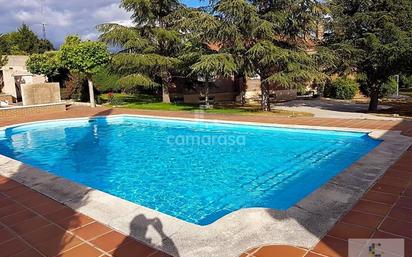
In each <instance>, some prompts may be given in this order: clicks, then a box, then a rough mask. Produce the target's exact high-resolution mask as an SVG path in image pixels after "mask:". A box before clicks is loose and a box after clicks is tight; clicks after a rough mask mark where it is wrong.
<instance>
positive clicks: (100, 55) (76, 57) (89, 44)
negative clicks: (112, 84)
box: [59, 36, 110, 107]
mask: <svg viewBox="0 0 412 257" xmlns="http://www.w3.org/2000/svg"><path fill="white" fill-rule="evenodd" d="M59 58H60V60H61V63H62V66H63V67H65V68H67V69H68V70H69V71H71V72H78V73H81V74H83V75H85V76H86V78H87V82H88V86H89V96H90V106H91V107H96V104H95V99H94V88H93V82H92V76H93V74H95V73H96V72H97V71H98V70H99V68H101V67H102V66H104V65H106V64H107V63H108V61H109V58H110V55H109V52H108V51H107V46H106V44H105V43H103V42H94V41H81V40H80V38H79V37H78V36H68V37H67V38H66V40H65V42H64V44H63V45H62V46H61V48H60V51H59Z"/></svg>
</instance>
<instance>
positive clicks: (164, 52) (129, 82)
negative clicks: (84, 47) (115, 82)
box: [98, 0, 182, 102]
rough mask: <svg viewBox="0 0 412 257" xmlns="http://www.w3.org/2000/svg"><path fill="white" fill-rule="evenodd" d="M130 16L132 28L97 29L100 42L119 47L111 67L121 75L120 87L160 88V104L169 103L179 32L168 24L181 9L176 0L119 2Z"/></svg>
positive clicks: (106, 25) (178, 45) (117, 25)
mask: <svg viewBox="0 0 412 257" xmlns="http://www.w3.org/2000/svg"><path fill="white" fill-rule="evenodd" d="M121 7H123V8H124V9H125V10H127V11H128V12H131V13H132V16H131V18H132V20H133V22H134V26H133V27H126V26H122V25H120V24H102V25H99V26H98V29H99V30H100V32H102V34H101V36H100V40H102V41H104V42H106V43H109V44H111V45H113V46H117V47H120V48H121V51H119V52H118V53H117V54H115V55H114V56H113V59H112V64H111V66H112V68H113V69H114V70H116V71H117V72H118V73H119V74H121V75H122V78H121V79H120V81H119V84H120V85H121V86H122V87H123V88H126V89H127V88H130V87H136V86H143V87H153V86H161V87H162V89H163V90H162V91H163V101H164V102H170V97H169V89H170V87H171V84H172V72H173V69H174V68H175V67H176V66H177V65H178V64H179V59H178V58H177V56H178V53H179V48H180V44H181V42H180V36H181V35H180V33H179V31H177V30H175V29H174V28H173V26H172V24H171V23H170V22H169V21H168V16H170V15H172V14H173V13H174V12H175V11H177V10H178V9H179V8H181V7H182V6H181V5H180V4H179V2H178V1H176V0H160V1H144V0H122V1H121Z"/></svg>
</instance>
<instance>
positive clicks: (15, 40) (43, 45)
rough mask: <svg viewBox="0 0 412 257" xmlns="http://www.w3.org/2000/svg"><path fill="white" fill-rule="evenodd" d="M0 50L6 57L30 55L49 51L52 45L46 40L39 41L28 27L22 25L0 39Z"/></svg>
mask: <svg viewBox="0 0 412 257" xmlns="http://www.w3.org/2000/svg"><path fill="white" fill-rule="evenodd" d="M0 49H2V51H3V53H4V54H8V55H30V54H34V53H44V52H46V51H51V50H53V45H52V43H51V42H50V41H49V40H47V39H39V38H38V36H37V35H36V34H35V33H34V32H33V31H32V30H31V29H30V27H29V26H28V25H26V24H24V23H23V24H22V26H21V27H20V28H18V29H17V31H14V32H10V33H6V34H4V35H3V36H2V37H0Z"/></svg>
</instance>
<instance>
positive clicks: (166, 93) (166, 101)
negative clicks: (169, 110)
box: [162, 85, 170, 103]
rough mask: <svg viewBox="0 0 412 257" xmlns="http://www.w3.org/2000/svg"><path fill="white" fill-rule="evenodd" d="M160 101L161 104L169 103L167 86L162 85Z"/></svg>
mask: <svg viewBox="0 0 412 257" xmlns="http://www.w3.org/2000/svg"><path fill="white" fill-rule="evenodd" d="M162 92H163V93H162V101H163V103H170V94H169V86H168V85H163V86H162Z"/></svg>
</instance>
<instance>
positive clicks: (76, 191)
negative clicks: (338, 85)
mask: <svg viewBox="0 0 412 257" xmlns="http://www.w3.org/2000/svg"><path fill="white" fill-rule="evenodd" d="M119 116H123V117H125V116H126V117H127V116H130V117H146V118H147V117H149V118H155V119H156V118H157V119H162V118H163V119H172V120H186V121H187V120H190V121H202V122H216V123H230V124H243V125H255V126H256V125H258V126H269V127H279V128H298V129H312V130H314V129H315V130H316V129H320V130H329V131H331V130H335V131H350V132H361V133H368V135H370V136H371V137H372V138H375V139H383V142H382V143H381V144H380V145H379V146H377V147H376V148H375V149H374V150H372V151H370V152H369V153H368V154H367V155H365V156H364V157H363V158H362V159H361V160H359V161H358V162H355V163H353V164H352V165H351V166H350V167H349V168H348V169H346V170H344V171H342V172H341V173H339V175H337V176H335V177H334V178H333V179H331V180H330V181H329V182H327V183H326V184H324V185H323V186H321V187H320V188H318V189H317V190H315V191H314V192H312V193H311V194H310V195H308V196H306V197H305V198H303V199H302V200H301V201H299V202H298V203H297V204H296V205H295V206H293V207H291V208H289V209H288V210H287V211H276V210H272V209H268V208H246V209H240V210H237V211H234V212H232V213H230V214H228V215H226V216H224V217H222V218H220V219H219V220H217V221H215V222H214V223H212V224H210V225H206V226H200V225H196V224H192V223H188V222H186V221H183V220H180V219H178V218H175V217H172V216H169V215H167V214H164V213H161V212H158V211H155V210H152V209H149V208H146V207H143V206H140V205H138V204H135V203H132V202H129V201H126V200H123V199H121V198H118V197H115V196H112V195H110V194H107V193H104V192H102V191H99V190H96V189H91V188H89V187H86V186H83V185H80V184H78V183H76V182H72V181H69V180H67V179H64V178H62V177H58V176H55V175H53V174H51V173H48V172H44V171H42V170H40V169H36V168H33V167H30V166H28V165H26V164H24V163H22V162H19V161H17V160H14V159H11V158H8V157H6V156H3V155H0V167H2V169H0V174H1V175H3V176H5V177H9V178H12V179H14V180H16V181H18V182H20V183H22V184H24V185H26V186H29V187H30V188H32V189H34V190H36V191H38V192H40V193H42V194H45V195H47V196H49V197H51V198H53V199H55V200H57V201H58V202H61V203H63V204H65V205H67V206H69V207H71V208H73V209H76V210H77V211H79V212H81V213H83V214H86V215H88V216H90V217H92V218H94V219H95V220H97V221H99V222H102V223H103V224H105V225H108V226H110V227H112V228H114V229H117V230H119V231H121V232H123V233H125V234H130V235H131V236H134V237H135V238H137V239H138V240H140V241H143V242H146V243H149V242H148V241H149V240H148V238H149V237H148V236H150V239H151V240H150V245H152V246H154V247H156V248H158V249H160V250H163V251H166V252H168V253H170V254H172V255H173V254H176V253H175V252H174V251H175V248H176V249H177V250H179V251H180V252H181V254H183V255H179V256H230V255H232V254H233V256H234V254H240V253H241V252H243V251H245V250H246V249H247V248H246V249H245V248H244V247H245V245H248V246H249V247H252V246H254V245H263V244H268V243H271V244H273V243H275V244H276V243H278V244H282V243H283V244H289V245H298V246H303V247H311V246H313V245H314V244H316V243H317V241H318V240H319V239H320V238H321V237H322V236H323V235H324V234H326V232H327V230H328V229H330V228H331V227H332V226H333V225H334V224H335V223H336V221H337V220H338V219H339V218H340V217H341V216H342V215H343V214H345V212H346V211H348V210H349V209H350V208H351V207H352V206H353V204H355V203H356V202H357V201H358V200H359V199H360V197H361V196H362V195H363V194H364V192H366V190H367V189H368V188H369V187H370V186H372V184H373V183H374V182H375V181H376V180H377V179H378V178H379V177H380V176H381V175H382V174H383V173H384V172H385V171H386V170H387V168H388V167H389V166H390V165H391V164H392V163H394V162H395V161H396V160H397V159H398V158H399V157H400V156H401V155H402V154H403V152H404V151H406V150H407V148H408V147H409V146H410V144H411V143H412V138H410V137H406V136H403V135H400V133H399V132H396V131H386V130H374V129H353V128H340V127H324V126H307V125H289V124H277V123H258V122H236V121H222V120H210V119H206V120H201V119H190V118H179V117H177V118H176V117H165V116H163V117H162V116H153V115H133V114H120V115H110V116H93V117H81V118H68V119H52V120H46V121H36V122H26V123H21V124H14V125H10V126H5V127H2V128H0V130H4V129H7V128H10V127H17V126H22V125H27V124H33V123H42V122H50V121H64V120H73V119H75V120H79V119H83V120H84V119H93V118H98V117H105V118H107V117H119ZM370 159H372V160H373V162H371V160H370ZM376 162H378V164H376ZM16 168H17V170H16ZM364 169H366V170H368V172H367V173H368V174H367V176H366V177H365V174H360V173H359V171H360V170H364ZM358 182H361V183H359V184H356V183H358ZM348 183H349V185H348ZM334 194H335V195H334ZM330 195H331V196H332V197H330ZM84 196H87V201H88V202H86V203H83V202H82V203H80V202H81V201H84V200H85V199H83V198H84ZM325 196H326V197H325ZM339 196H340V197H341V198H342V196H343V199H345V201H344V202H342V199H339ZM79 197H80V198H81V199H80V200H79ZM345 197H346V198H345ZM348 197H349V198H348ZM107 203H110V204H107ZM319 208H321V209H319ZM109 209H110V211H108V210H109ZM325 210H326V211H327V212H328V213H329V214H327V215H325V214H324V213H322V212H324V211H325ZM136 215H145V216H146V217H147V218H149V219H154V218H158V219H159V220H160V222H161V224H162V225H163V229H164V233H165V235H167V237H166V238H157V239H156V231H149V230H148V231H147V233H148V235H145V236H146V238H138V236H136V233H134V232H133V230H136V229H137V230H139V229H140V228H141V229H144V228H143V227H142V226H143V225H144V224H134V223H133V218H134V217H136ZM278 220H280V221H278ZM293 220H295V221H298V220H299V222H298V223H299V224H297V223H296V222H293ZM275 221H276V222H275ZM305 222H306V224H305ZM132 223H133V226H134V227H133V228H130V224H132ZM271 223H273V224H271ZM314 223H315V224H314ZM252 226H253V227H257V229H256V228H255V229H253V228H251V227H252ZM268 228H271V229H268ZM146 229H147V227H146ZM262 230H263V231H265V232H262ZM266 230H268V231H266ZM305 230H306V231H305ZM247 231H251V232H250V233H247ZM269 231H277V232H279V231H283V232H282V233H277V234H276V235H272V234H271V233H270V232H269ZM216 233H221V234H225V236H221V237H216ZM297 233H299V235H297ZM262 234H265V235H269V236H259V235H262ZM288 234H289V235H288ZM290 234H292V237H293V238H290V237H291V235H290ZM201 235H202V236H203V237H202V236H201ZM157 236H158V235H157ZM152 237H153V238H154V239H153V240H152ZM225 237H226V240H225V239H223V238H225ZM296 237H297V238H296ZM229 238H231V239H232V242H229V241H227V240H228V239H229ZM190 239H192V241H196V240H197V241H198V242H205V241H207V242H208V243H207V245H204V246H202V247H199V243H195V242H188V241H190ZM195 239H196V240H195ZM246 239H247V240H246ZM245 241H246V242H245ZM222 243H223V244H222ZM230 243H231V245H230ZM213 245H214V246H215V247H213V249H210V248H211V246H213ZM203 247H204V248H203ZM222 247H225V249H222ZM202 249H203V251H202ZM205 249H208V251H207V252H204V250H205ZM239 249H241V250H239ZM218 252H219V253H222V255H219V254H218ZM223 252H224V253H223ZM225 253H230V254H229V255H227V254H225ZM202 254H203V255H202Z"/></svg>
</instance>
